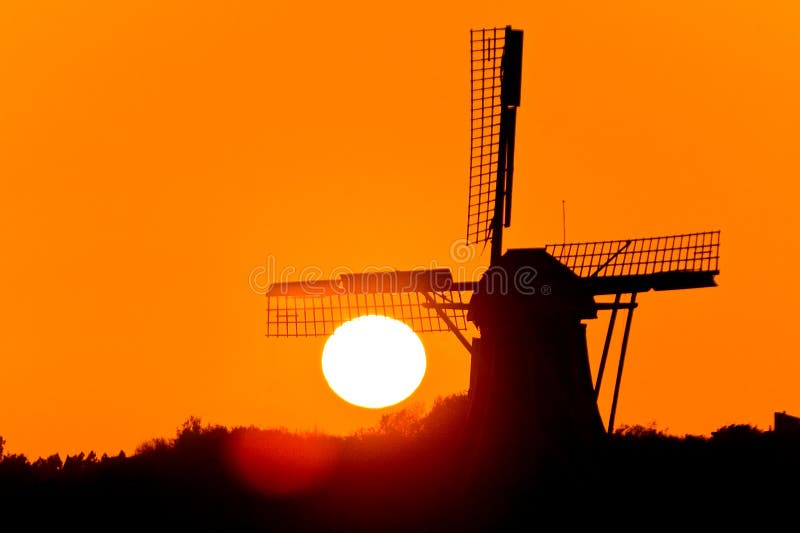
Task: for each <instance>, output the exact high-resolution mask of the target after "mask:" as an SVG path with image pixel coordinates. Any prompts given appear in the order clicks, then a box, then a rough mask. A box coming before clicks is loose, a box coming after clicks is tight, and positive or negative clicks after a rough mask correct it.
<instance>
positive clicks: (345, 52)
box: [0, 0, 800, 457]
mask: <svg viewBox="0 0 800 533" xmlns="http://www.w3.org/2000/svg"><path fill="white" fill-rule="evenodd" d="M599 4H600V3H594V2H556V3H553V2H549V3H544V2H457V3H452V4H449V5H448V4H443V3H436V2H416V1H404V2H397V3H394V2H384V3H375V2H369V3H367V2H364V3H350V2H335V3H322V2H320V3H318V4H317V3H304V2H293V3H280V4H276V3H273V2H258V1H254V0H253V1H236V2H203V1H191V2H190V1H173V2H164V1H142V0H136V1H120V2H102V1H94V2H88V1H72V2H37V1H31V0H25V1H21V0H20V1H6V2H3V3H2V4H0V180H2V181H0V183H2V195H0V246H1V247H2V256H0V257H1V259H0V284H2V306H1V307H0V361H1V362H2V366H1V367H0V368H2V371H0V394H2V396H1V399H2V401H1V402H0V435H2V436H3V437H5V438H6V439H7V441H8V445H7V448H8V451H11V452H24V453H26V454H28V455H29V456H31V457H37V456H39V455H45V454H50V453H55V452H60V453H61V454H62V456H63V454H65V453H76V452H78V451H81V450H82V451H88V450H95V451H96V452H97V453H98V454H99V453H102V452H108V453H116V452H118V451H119V450H120V449H124V450H126V452H131V451H133V450H134V449H135V447H136V446H137V445H138V444H140V443H141V442H142V441H144V440H147V439H150V438H153V437H158V436H170V435H172V434H174V431H175V429H176V428H177V427H178V425H180V423H181V422H183V421H184V420H185V419H186V418H187V417H189V416H190V415H195V416H199V417H201V418H202V419H203V420H204V421H206V422H211V423H219V424H225V425H250V424H253V425H257V426H262V427H274V426H285V427H287V428H290V429H303V430H305V429H314V428H316V429H319V430H324V431H330V432H334V433H345V432H349V431H352V430H354V429H357V428H359V427H363V426H369V425H372V424H374V423H375V422H377V420H378V419H379V418H380V416H381V415H382V414H383V413H385V412H386V411H385V410H379V411H370V410H364V409H359V408H357V407H354V406H351V405H349V404H347V403H345V402H344V401H342V400H340V399H338V398H337V397H336V396H335V395H334V394H333V393H332V392H331V391H330V390H329V389H328V387H327V385H326V384H325V381H324V379H323V377H322V374H321V371H320V355H321V351H322V345H323V343H324V339H309V340H281V339H267V338H265V337H264V334H265V324H264V322H265V319H266V313H265V307H266V302H265V299H264V297H263V296H262V295H260V294H258V291H257V290H253V289H252V288H251V283H250V278H251V273H252V272H254V271H256V272H257V271H258V269H259V268H260V267H262V268H263V267H264V266H265V265H267V264H270V261H273V262H274V263H273V264H274V268H275V269H283V268H287V267H291V266H295V267H297V268H298V269H299V268H302V267H305V266H308V265H315V266H317V267H319V268H320V269H322V271H323V272H331V271H332V270H333V269H335V268H336V267H338V266H342V265H345V266H348V267H350V268H352V269H354V270H356V271H359V270H361V269H363V268H366V267H368V266H371V265H378V266H389V267H393V268H398V269H410V268H414V267H419V266H426V265H429V264H431V262H432V261H435V262H437V264H438V265H440V266H450V267H454V268H455V267H457V266H459V265H458V264H456V263H455V262H454V261H453V260H452V259H451V258H450V257H449V249H450V245H451V243H453V241H455V240H456V239H459V238H462V237H463V234H464V229H465V225H466V198H467V182H468V162H469V160H468V156H469V129H468V128H469V63H468V49H469V29H470V28H478V27H492V26H503V25H506V24H511V25H513V26H514V27H516V28H519V29H522V30H524V31H525V49H524V54H523V57H524V63H523V94H522V106H521V108H520V110H519V115H518V121H519V125H518V131H517V161H516V180H515V191H514V192H515V195H514V211H513V224H512V227H511V228H510V229H509V230H508V231H507V233H506V237H505V244H506V246H507V247H528V246H539V245H543V244H545V243H547V242H557V241H560V240H561V231H562V225H561V223H562V221H561V200H562V199H564V200H566V206H567V238H568V240H572V241H577V240H595V239H616V238H627V237H641V236H650V235H662V234H671V233H683V232H691V231H704V230H711V229H721V230H722V246H721V254H722V259H721V263H720V268H721V272H722V273H721V275H720V276H719V277H718V278H717V281H718V283H719V287H717V288H713V289H699V290H694V291H681V292H676V293H648V294H644V295H641V296H640V298H639V301H640V302H641V307H640V308H639V310H637V313H636V316H635V319H634V327H633V332H632V337H631V341H630V349H629V354H628V359H627V361H626V372H625V377H624V379H623V383H622V391H621V397H620V407H619V410H618V413H617V424H618V425H619V424H626V423H627V424H635V423H641V424H649V423H650V422H655V423H656V424H657V426H658V427H659V428H662V429H667V430H668V431H669V432H671V433H675V434H683V433H694V434H708V433H710V432H711V431H713V430H715V429H716V428H718V427H720V426H721V425H723V424H729V423H750V424H755V425H758V426H759V427H761V428H763V429H766V428H767V427H768V426H769V425H770V424H771V422H772V414H773V411H776V410H777V411H780V410H786V411H787V412H789V413H794V414H799V413H800V393H799V392H798V378H800V358H798V353H797V348H796V339H795V338H794V337H793V335H794V334H796V331H797V326H796V319H795V316H794V315H795V312H796V310H795V308H796V302H797V301H798V300H799V299H800V289H798V284H797V283H796V282H795V279H794V277H795V270H796V265H797V263H798V257H799V256H800V253H798V250H797V244H796V234H797V230H798V228H799V227H800V221H799V219H798V210H797V207H796V202H797V199H798V185H797V177H798V175H799V173H798V171H800V151H799V150H798V148H797V145H798V137H799V136H800V131H799V130H798V125H799V124H800V103H799V102H798V94H800V70H799V69H798V65H800V32H798V30H797V28H798V27H800V7H798V5H797V3H796V2H792V1H788V0H787V1H782V2H778V1H764V2H742V1H739V2H736V1H730V0H725V1H707V2H696V1H677V2H676V1H669V2H667V1H664V2H639V1H634V0H630V1H617V2H610V3H603V4H604V5H599ZM487 261H488V251H487V252H486V253H485V254H483V255H482V256H479V257H477V258H476V259H475V260H474V261H473V262H472V263H470V265H468V266H478V265H480V264H485V263H486V262H487ZM262 281H263V280H262ZM606 319H607V315H603V316H602V318H601V319H600V320H597V321H594V322H593V323H592V324H591V325H590V326H589V327H590V336H591V339H590V341H591V345H590V350H591V352H592V358H593V359H592V361H593V368H596V364H597V358H598V357H597V356H598V354H599V351H600V348H601V346H602V343H601V337H602V335H603V333H604V330H605V320H606ZM423 342H424V343H425V346H426V348H427V350H428V356H429V360H428V365H429V369H428V374H427V376H426V378H425V379H424V380H423V383H422V385H421V387H420V389H419V390H418V391H417V393H416V394H415V395H413V396H412V397H411V398H410V399H409V400H407V401H406V402H404V403H403V404H401V405H400V406H399V407H405V406H408V405H412V404H414V403H419V402H422V403H424V404H425V405H427V406H430V404H431V402H432V401H433V399H434V398H435V397H436V396H438V395H446V394H449V393H452V392H459V391H463V390H465V389H466V387H467V384H468V369H469V361H468V357H467V354H466V353H465V352H464V350H463V348H461V346H460V345H459V344H458V342H457V341H456V340H455V338H453V337H452V336H451V335H449V334H428V335H425V336H423ZM610 365H611V366H612V368H613V365H616V361H615V360H612V361H611V362H610ZM607 379H611V378H607ZM610 383H611V382H610V381H609V382H608V384H610ZM606 390H610V389H606ZM608 402H609V398H608V397H607V396H606V397H601V399H600V405H601V412H602V413H603V415H604V418H605V417H606V415H607V411H608Z"/></svg>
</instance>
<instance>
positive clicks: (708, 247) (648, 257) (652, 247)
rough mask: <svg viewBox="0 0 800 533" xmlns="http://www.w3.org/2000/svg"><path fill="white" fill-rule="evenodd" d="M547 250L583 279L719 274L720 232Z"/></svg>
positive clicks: (554, 246)
mask: <svg viewBox="0 0 800 533" xmlns="http://www.w3.org/2000/svg"><path fill="white" fill-rule="evenodd" d="M546 249H547V252H548V253H549V254H550V255H552V256H553V257H555V258H556V259H558V260H559V261H560V262H561V263H563V264H564V265H566V266H567V267H569V268H570V270H572V271H573V272H574V273H576V274H577V275H578V276H580V277H582V278H586V277H609V276H640V275H648V274H659V273H668V272H712V271H718V270H719V231H708V232H702V233H686V234H683V235H669V236H665V237H649V238H644V239H627V240H617V241H596V242H579V243H564V244H548V245H547V247H546Z"/></svg>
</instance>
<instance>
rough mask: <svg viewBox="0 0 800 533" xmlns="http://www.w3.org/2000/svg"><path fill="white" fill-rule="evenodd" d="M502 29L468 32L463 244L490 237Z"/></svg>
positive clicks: (499, 105)
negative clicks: (466, 188) (469, 96)
mask: <svg viewBox="0 0 800 533" xmlns="http://www.w3.org/2000/svg"><path fill="white" fill-rule="evenodd" d="M505 35H506V28H491V29H481V30H471V31H470V67H471V68H470V72H471V83H470V89H471V94H472V105H471V111H470V124H471V132H472V133H471V140H470V166H469V208H468V211H467V243H469V244H474V243H481V242H487V241H489V239H490V238H491V234H492V231H491V230H492V217H493V216H494V209H495V193H496V188H497V183H496V179H497V165H498V155H499V152H500V117H501V110H502V68H501V67H502V59H503V51H504V49H505Z"/></svg>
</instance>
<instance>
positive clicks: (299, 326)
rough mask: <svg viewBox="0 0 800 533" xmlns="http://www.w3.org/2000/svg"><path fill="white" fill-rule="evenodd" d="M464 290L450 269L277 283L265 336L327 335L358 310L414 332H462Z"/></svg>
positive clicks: (269, 301) (270, 296) (271, 294)
mask: <svg viewBox="0 0 800 533" xmlns="http://www.w3.org/2000/svg"><path fill="white" fill-rule="evenodd" d="M464 290H465V287H462V284H459V283H457V282H454V281H453V277H452V274H451V273H450V270H448V269H435V270H412V271H396V270H395V271H386V272H367V273H363V274H345V275H342V276H340V277H339V278H338V279H330V280H316V281H306V282H284V283H276V284H273V285H272V286H271V287H270V288H269V289H268V290H267V337H314V336H327V335H330V334H331V333H333V330H335V329H336V328H337V327H338V326H339V325H340V324H343V323H344V322H347V321H348V320H351V319H353V318H356V317H359V316H362V315H382V316H389V317H392V318H396V319H398V320H401V321H403V322H405V323H406V324H408V325H409V326H410V327H411V328H412V329H413V330H414V331H416V332H417V333H425V332H436V331H453V330H454V329H455V330H462V331H464V330H466V329H467V317H466V305H465V301H464V299H463V296H462V293H463V292H464Z"/></svg>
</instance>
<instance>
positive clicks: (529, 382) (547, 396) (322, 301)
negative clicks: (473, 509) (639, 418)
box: [267, 26, 720, 498]
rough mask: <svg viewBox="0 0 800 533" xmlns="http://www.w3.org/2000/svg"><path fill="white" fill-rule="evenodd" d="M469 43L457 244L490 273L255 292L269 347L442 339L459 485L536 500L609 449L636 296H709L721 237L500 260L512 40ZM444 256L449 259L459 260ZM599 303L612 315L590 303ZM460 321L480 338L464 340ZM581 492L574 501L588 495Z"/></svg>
mask: <svg viewBox="0 0 800 533" xmlns="http://www.w3.org/2000/svg"><path fill="white" fill-rule="evenodd" d="M470 37H471V40H470V71H471V78H470V82H471V98H472V104H471V108H470V120H471V144H470V176H469V196H468V208H467V232H466V235H467V243H468V244H484V245H485V244H490V245H491V246H490V250H491V254H490V265H489V269H488V271H487V272H485V273H484V274H483V276H482V277H481V278H480V279H479V280H469V281H456V280H454V279H453V276H452V274H451V272H450V270H449V269H441V268H439V269H432V270H423V271H416V272H415V271H393V272H391V271H390V272H380V273H375V272H370V273H365V274H344V275H341V276H340V277H339V278H338V279H330V280H315V281H314V282H313V283H304V282H302V281H299V282H289V283H276V284H273V285H272V286H271V287H270V288H269V289H268V290H267V335H268V336H275V337H298V336H313V335H329V334H331V333H332V332H333V330H334V329H335V328H336V327H338V326H339V325H340V324H342V323H343V322H345V321H347V320H350V319H353V318H356V317H358V316H360V315H364V314H377V315H389V316H393V317H395V318H398V319H400V320H403V321H405V322H406V323H407V324H409V325H410V326H411V327H412V328H413V329H414V330H415V331H417V332H433V331H451V332H452V333H454V334H455V335H456V337H457V338H458V339H459V341H460V342H461V343H462V344H463V345H464V347H465V348H466V349H467V351H468V352H469V354H470V356H471V358H472V360H471V376H470V394H469V401H470V409H469V415H468V422H467V424H466V426H465V429H464V433H463V435H462V437H461V438H460V439H459V447H460V450H459V451H460V453H461V454H462V456H463V462H462V464H461V465H460V469H461V470H462V471H463V472H464V475H465V476H466V477H467V478H469V477H470V476H472V477H477V478H482V479H491V480H493V481H492V482H493V483H494V488H493V489H491V490H493V491H496V492H499V493H506V492H515V491H516V490H517V487H518V486H519V485H521V484H522V485H525V486H530V484H531V482H532V480H535V481H536V486H537V487H538V489H537V490H541V491H542V493H543V494H552V493H554V492H556V491H558V490H561V489H560V488H559V487H562V486H569V487H570V488H569V489H568V490H573V491H574V490H575V486H574V483H572V481H569V480H571V479H576V480H577V479H586V476H587V475H588V472H589V470H591V468H590V465H592V464H593V460H592V456H593V455H595V454H599V453H602V450H603V447H604V446H605V445H606V444H607V442H606V440H607V439H606V438H605V435H604V433H613V431H614V417H615V415H616V409H617V404H618V400H619V392H620V386H621V380H622V373H623V368H624V362H625V357H626V352H627V347H628V340H629V337H630V334H631V324H632V319H633V312H634V309H636V308H637V306H638V304H637V303H636V297H637V295H638V294H639V293H642V292H647V291H650V290H656V291H662V290H678V289H690V288H699V287H714V286H715V285H716V282H715V277H716V275H717V274H718V273H719V238H720V233H719V231H711V232H702V233H691V234H683V235H671V236H665V237H652V238H638V239H625V240H611V241H598V242H580V243H560V244H552V245H547V246H546V247H544V248H528V249H515V250H507V251H506V252H505V253H504V252H503V246H502V243H503V229H504V228H506V227H509V226H510V224H511V200H512V192H513V177H514V150H515V135H516V123H517V109H518V107H519V106H520V101H521V80H522V43H523V32H522V31H521V30H515V29H512V28H511V27H510V26H507V27H505V28H492V29H481V30H473V31H472V32H471V34H470ZM461 251H463V250H461ZM451 252H453V254H452V255H453V256H454V257H453V259H459V258H458V257H455V256H456V255H457V254H458V252H459V249H451ZM610 296H613V298H614V300H613V302H609V301H605V302H604V301H599V300H596V299H597V298H599V297H610ZM600 310H603V311H605V310H608V311H611V316H610V320H609V324H608V330H607V334H606V340H605V343H604V346H603V352H602V356H601V358H600V364H599V367H598V369H597V371H596V372H595V375H596V382H595V384H594V385H593V384H592V372H591V369H590V368H589V357H588V347H587V345H586V326H585V324H584V323H583V321H584V320H588V319H594V318H596V317H597V315H598V311H600ZM619 311H626V320H625V327H624V331H623V336H622V342H621V350H620V354H619V359H618V361H619V362H618V366H617V371H616V379H615V383H614V393H613V399H612V403H611V409H610V415H609V420H608V423H607V425H606V427H605V428H604V427H603V422H602V420H601V418H600V415H599V410H598V407H597V397H598V394H599V392H600V387H601V385H602V379H603V376H604V373H605V367H606V364H607V361H608V356H609V351H610V345H611V340H612V336H613V334H614V327H615V323H616V318H617V314H618V312H619ZM470 322H472V324H473V325H475V326H477V328H478V329H479V331H480V338H477V339H474V340H469V339H467V338H466V337H465V336H464V333H463V332H464V331H466V330H467V328H468V324H469V323H470ZM587 469H588V470H587ZM548 471H553V472H558V473H559V475H558V476H555V475H553V476H550V475H546V472H548ZM573 471H574V473H570V474H568V472H573ZM564 476H568V477H567V478H565V477H564ZM466 483H468V482H466ZM587 483H588V485H586V487H585V488H586V490H591V489H592V488H594V487H595V486H596V485H595V484H594V482H592V481H587ZM565 490H566V489H565ZM535 497H537V498H538V496H535Z"/></svg>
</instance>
